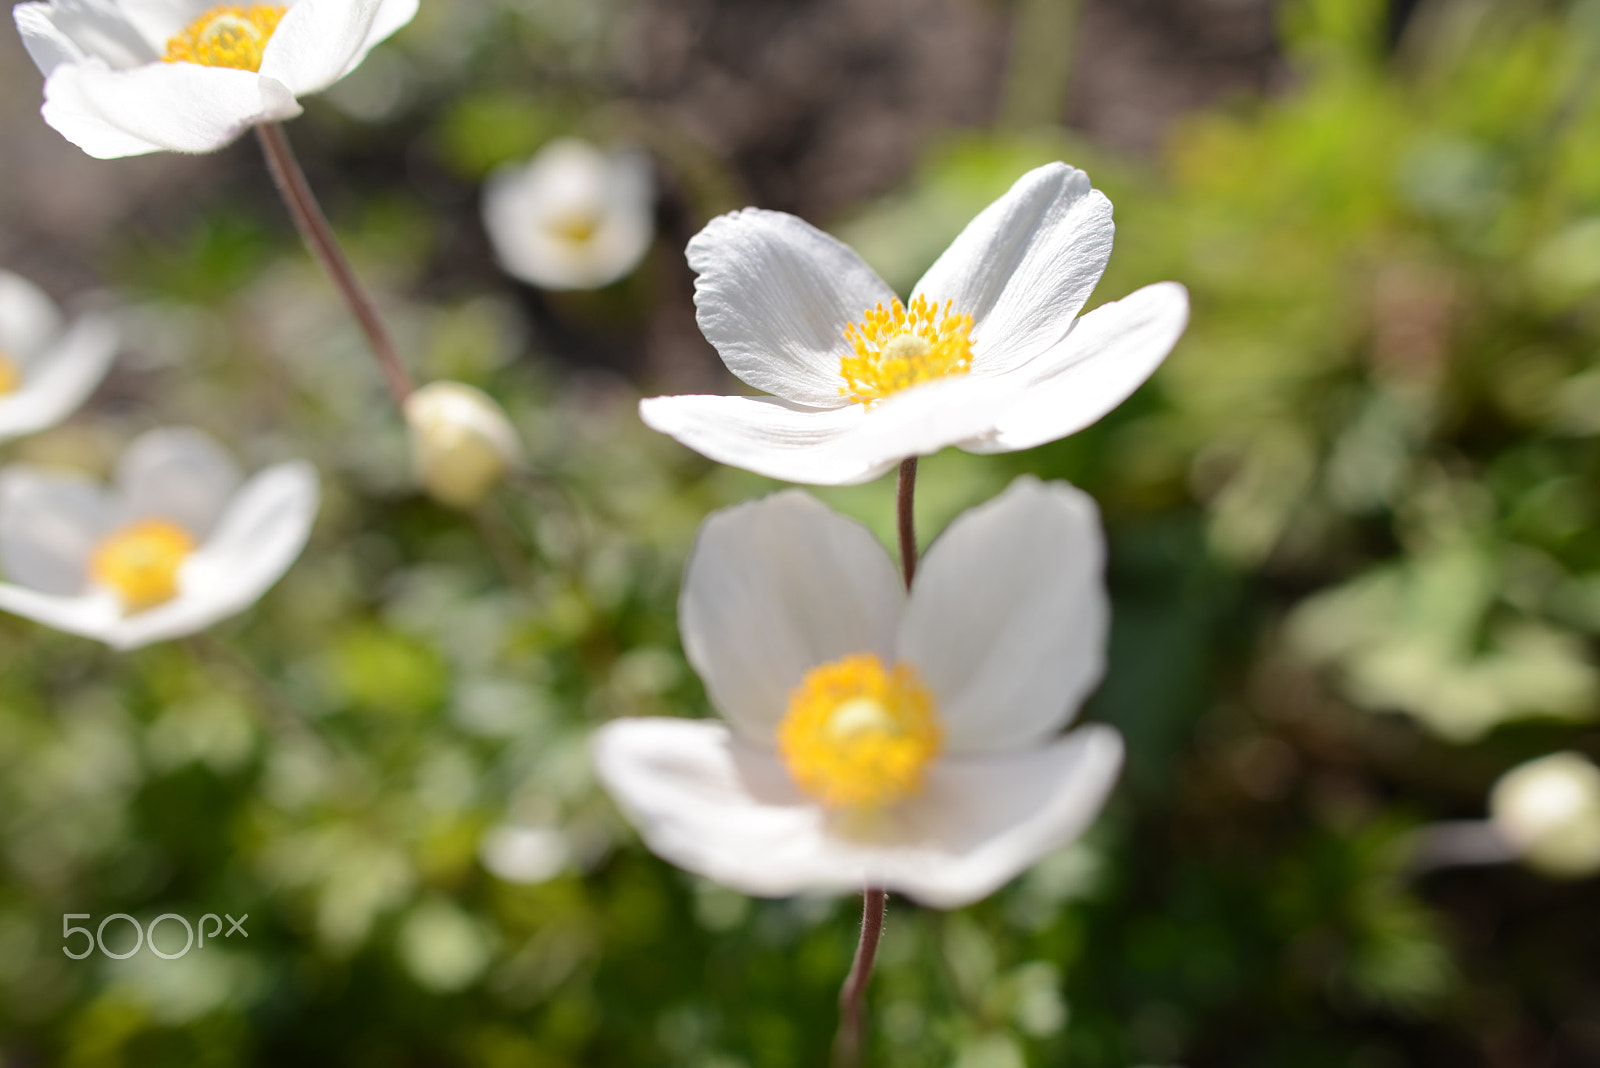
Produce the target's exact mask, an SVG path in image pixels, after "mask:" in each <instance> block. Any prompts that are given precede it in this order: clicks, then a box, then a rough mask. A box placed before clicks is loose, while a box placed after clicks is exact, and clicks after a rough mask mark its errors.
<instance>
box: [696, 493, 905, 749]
mask: <svg viewBox="0 0 1600 1068" xmlns="http://www.w3.org/2000/svg"><path fill="white" fill-rule="evenodd" d="M904 601H905V594H904V592H903V590H902V587H901V583H900V579H899V577H898V576H897V574H896V573H895V566H894V564H893V563H892V562H891V561H890V559H889V554H888V553H887V552H886V551H885V550H884V548H883V546H882V545H880V544H879V543H878V539H877V538H875V537H873V536H872V533H871V532H870V531H868V530H867V528H865V527H863V526H862V525H861V524H859V523H857V522H855V521H854V520H851V519H846V518H844V517H843V516H841V515H838V514H836V513H835V512H833V511H831V510H829V509H828V508H827V507H826V506H825V505H824V504H822V502H820V501H818V500H817V499H816V498H815V497H812V496H811V495H810V494H807V493H803V492H801V491H799V490H787V491H785V492H783V493H778V494H774V495H773V496H771V497H766V498H763V499H761V500H759V501H750V502H747V503H745V504H741V505H736V506H734V507H732V508H726V509H723V510H722V511H720V512H717V513H715V514H714V515H712V516H711V517H710V518H709V519H707V520H706V521H705V524H704V525H703V526H702V527H701V528H700V535H699V537H698V538H697V539H696V540H695V545H694V551H693V552H691V553H690V555H689V563H688V565H687V567H686V568H685V570H684V576H683V593H682V595H681V596H680V598H679V601H678V628H679V630H680V631H681V632H682V635H683V648H684V652H685V654H687V656H688V658H689V663H691V664H692V665H694V669H695V670H696V671H697V672H699V674H700V678H701V679H702V680H704V682H705V684H706V692H707V693H708V694H709V695H710V697H711V701H712V703H713V704H714V705H715V706H716V708H717V710H718V711H719V712H721V713H722V714H723V715H724V716H725V717H726V718H727V719H728V721H729V722H730V723H732V724H734V726H735V727H736V728H737V729H738V731H739V732H740V734H741V735H743V736H744V737H745V738H747V739H749V740H751V741H753V742H756V743H758V744H761V745H770V744H771V741H772V733H773V731H774V730H775V729H776V727H777V724H778V723H779V721H780V720H782V719H783V716H784V713H785V712H786V711H787V709H788V704H789V696H790V694H791V693H792V692H793V690H794V688H795V687H796V686H798V685H799V684H800V681H801V679H802V678H803V677H804V675H805V673H806V672H807V671H809V670H810V669H811V668H813V667H816V666H817V665H819V664H823V663H826V662H828V661H830V660H837V659H839V658H840V657H843V656H847V655H850V654H852V653H875V654H877V655H878V656H879V657H880V658H882V657H887V656H888V655H889V654H890V653H891V652H892V650H893V647H894V633H895V623H896V621H897V620H898V619H899V616H900V609H901V606H902V604H903V603H904Z"/></svg>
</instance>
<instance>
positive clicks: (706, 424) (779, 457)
mask: <svg viewBox="0 0 1600 1068" xmlns="http://www.w3.org/2000/svg"><path fill="white" fill-rule="evenodd" d="M639 418H640V419H642V420H643V421H644V425H645V426H648V427H650V428H651V429H652V430H659V431H660V432H661V433H663V434H669V435H671V436H672V437H673V438H676V439H677V440H678V441H679V442H681V443H682V444H684V445H687V446H688V447H689V448H691V449H693V450H694V451H695V452H698V453H699V454H700V455H702V456H705V457H707V458H709V459H712V460H715V461H716V462H717V463H722V464H729V465H731V466H733V467H739V468H743V469H744V470H746V471H754V472H755V473H756V474H758V475H765V476H766V477H768V478H776V479H780V480H782V481H784V482H804V483H808V484H810V485H813V486H849V485H854V484H856V483H858V482H869V481H871V480H872V479H874V478H877V477H878V476H879V475H881V474H883V473H884V472H885V471H887V470H889V469H890V468H891V467H893V466H894V465H895V463H896V462H897V461H895V460H893V459H883V458H881V457H880V458H879V459H878V460H877V461H876V462H868V461H867V460H866V459H865V458H863V457H862V456H860V455H857V454H855V453H853V452H850V451H848V450H846V449H843V448H840V447H839V443H840V442H841V440H842V439H843V438H844V436H845V435H846V434H847V433H848V432H849V431H851V430H853V429H856V428H858V427H859V426H860V425H861V423H862V421H863V420H864V419H865V418H866V410H865V409H864V408H862V407H861V406H860V405H857V404H852V405H851V406H850V407H848V408H835V409H833V410H831V411H828V410H818V409H816V408H801V407H799V406H798V405H792V404H789V403H787V402H785V401H783V400H780V399H778V398H776V397H716V396H704V395H689V396H681V397H651V398H649V399H647V400H642V401H640V402H639Z"/></svg>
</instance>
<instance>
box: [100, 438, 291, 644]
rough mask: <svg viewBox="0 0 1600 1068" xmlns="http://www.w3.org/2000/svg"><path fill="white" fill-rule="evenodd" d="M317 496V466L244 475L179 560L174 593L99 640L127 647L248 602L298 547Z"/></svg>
mask: <svg viewBox="0 0 1600 1068" xmlns="http://www.w3.org/2000/svg"><path fill="white" fill-rule="evenodd" d="M318 496H319V492H318V488H317V473H316V469H315V468H313V467H312V466H311V465H310V464H308V463H305V462H303V461H291V462H289V463H282V464H277V465H275V466H273V467H269V468H267V469H266V470H265V471H262V472H261V473H260V474H258V475H256V476H255V477H254V478H252V479H250V481H249V482H247V483H245V485H244V486H243V488H241V489H240V491H239V493H238V495H237V496H235V497H234V499H233V500H232V501H231V502H230V503H229V505H228V509H227V511H226V512H225V513H223V516H222V518H221V519H220V520H218V522H217V525H216V529H215V530H214V531H213V533H212V535H211V537H210V538H209V539H207V541H206V542H205V544H204V545H202V546H201V547H200V548H199V549H198V550H196V552H195V553H194V555H193V556H191V557H190V558H189V559H188V560H186V561H185V562H184V564H183V568H182V569H181V570H180V571H179V573H178V585H179V592H178V596H177V597H175V598H173V599H172V600H171V601H168V602H166V603H165V604H161V605H157V606H156V607H154V608H151V609H149V610H147V611H144V612H138V613H135V614H134V615H130V616H127V617H126V618H124V619H121V620H119V621H117V623H116V624H115V625H114V626H112V627H111V628H110V629H109V630H108V631H107V632H106V635H105V640H106V641H107V642H109V643H110V644H111V645H113V646H115V647H117V648H119V649H132V648H135V647H137V646H141V645H148V644H150V643H151V642H156V641H163V640H165V639H167V638H176V637H180V636H182V635H185V634H192V633H194V632H195V631H198V630H203V629H204V628H206V627H209V626H210V625H211V624H213V623H216V622H217V621H219V620H222V619H226V618H227V617H229V616H232V615H236V614H238V613H239V612H242V611H243V610H244V609H246V608H249V607H250V606H251V605H253V604H255V603H256V601H258V600H260V598H261V595H262V594H264V593H266V592H267V590H268V589H270V588H271V587H272V585H273V584H274V583H275V582H277V581H278V579H280V578H282V577H283V573H284V572H285V571H287V570H289V565H291V564H293V563H294V561H295V559H296V558H298V557H299V555H300V553H301V550H303V549H304V548H305V545H306V541H307V539H308V538H310V536H311V527H312V524H313V522H315V520H316V515H317V501H318Z"/></svg>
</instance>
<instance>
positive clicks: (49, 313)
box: [0, 271, 61, 368]
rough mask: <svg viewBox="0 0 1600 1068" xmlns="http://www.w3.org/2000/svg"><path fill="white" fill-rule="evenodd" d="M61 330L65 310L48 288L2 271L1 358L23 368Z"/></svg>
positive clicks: (0, 299)
mask: <svg viewBox="0 0 1600 1068" xmlns="http://www.w3.org/2000/svg"><path fill="white" fill-rule="evenodd" d="M60 333H61V313H60V312H58V311H57V310H56V305H55V301H53V300H51V299H50V298H49V296H48V295H46V294H45V291H44V290H42V289H40V288H39V287H38V286H36V285H34V284H33V283H32V282H30V281H28V280H27V279H26V278H24V277H22V276H21V275H20V274H12V273H11V272H10V271H0V357H4V358H5V359H8V360H10V361H12V362H13V363H15V364H16V365H17V366H18V368H21V367H23V366H25V365H27V363H28V362H29V361H31V360H32V359H33V358H34V357H35V356H37V355H39V353H41V352H43V351H44V349H45V347H46V346H47V345H49V344H50V343H51V342H52V341H54V340H55V339H56V336H57V335H58V334H60Z"/></svg>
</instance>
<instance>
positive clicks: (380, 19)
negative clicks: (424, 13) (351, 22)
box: [352, 0, 419, 68]
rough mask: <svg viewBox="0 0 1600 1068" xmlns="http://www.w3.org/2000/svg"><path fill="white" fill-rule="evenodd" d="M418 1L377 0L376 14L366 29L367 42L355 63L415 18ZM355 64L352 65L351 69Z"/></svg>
mask: <svg viewBox="0 0 1600 1068" xmlns="http://www.w3.org/2000/svg"><path fill="white" fill-rule="evenodd" d="M418 2H419V0H378V13H377V14H376V15H375V16H373V19H372V25H371V26H370V27H369V28H368V29H367V40H366V43H365V44H364V45H363V46H362V49H361V54H360V55H358V56H357V57H356V60H355V63H356V64H359V63H360V62H361V61H362V60H363V59H365V58H366V54H367V53H368V52H370V51H371V50H372V49H373V47H374V46H375V45H378V44H381V43H383V42H384V41H387V40H388V39H389V38H390V37H393V36H394V35H395V34H396V33H398V32H399V31H400V28H401V27H402V26H405V25H406V24H408V23H409V22H410V21H411V20H412V19H414V18H416V17H417V7H418ZM354 66H355V64H352V68H353V67H354Z"/></svg>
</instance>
